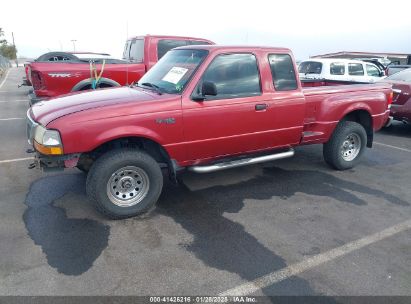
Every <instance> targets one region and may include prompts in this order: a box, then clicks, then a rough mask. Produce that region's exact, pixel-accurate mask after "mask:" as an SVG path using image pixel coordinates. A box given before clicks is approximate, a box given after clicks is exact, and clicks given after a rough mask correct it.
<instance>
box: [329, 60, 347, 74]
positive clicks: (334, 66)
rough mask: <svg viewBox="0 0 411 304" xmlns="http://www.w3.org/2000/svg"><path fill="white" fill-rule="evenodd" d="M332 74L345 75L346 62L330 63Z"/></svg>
mask: <svg viewBox="0 0 411 304" xmlns="http://www.w3.org/2000/svg"><path fill="white" fill-rule="evenodd" d="M330 74H331V75H344V74H345V63H343V62H332V63H331V64H330Z"/></svg>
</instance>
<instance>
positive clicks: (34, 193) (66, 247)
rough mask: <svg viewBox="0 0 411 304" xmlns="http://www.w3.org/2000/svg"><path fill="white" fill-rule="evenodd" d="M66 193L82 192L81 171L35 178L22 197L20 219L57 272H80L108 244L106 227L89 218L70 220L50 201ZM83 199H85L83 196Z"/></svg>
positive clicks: (86, 268)
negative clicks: (22, 211) (24, 201)
mask: <svg viewBox="0 0 411 304" xmlns="http://www.w3.org/2000/svg"><path fill="white" fill-rule="evenodd" d="M68 192H81V193H84V195H85V176H84V174H65V175H57V176H48V177H45V178H42V179H39V180H37V181H36V182H34V183H33V184H32V186H31V187H30V191H29V193H28V194H27V197H26V205H27V206H28V208H27V209H26V211H25V212H24V215H23V220H24V223H25V225H26V228H27V231H28V233H29V235H30V237H31V238H32V239H33V241H34V243H35V244H36V245H39V246H41V248H42V250H43V252H44V253H45V254H46V257H47V262H48V264H49V265H50V266H51V267H54V268H56V269H57V271H58V272H60V273H63V274H66V275H80V274H82V273H84V272H86V271H87V270H88V269H90V268H91V267H92V265H93V262H94V261H95V260H96V259H97V258H98V257H99V256H100V254H101V252H102V251H103V250H104V249H105V248H106V247H107V245H108V237H109V234H110V227H109V226H106V225H103V224H101V223H99V222H97V221H95V220H91V219H70V218H67V215H66V211H65V210H64V209H62V208H60V207H56V206H54V202H55V201H56V200H57V199H59V198H61V197H63V196H64V195H65V194H67V193H68ZM85 202H87V200H86V199H85Z"/></svg>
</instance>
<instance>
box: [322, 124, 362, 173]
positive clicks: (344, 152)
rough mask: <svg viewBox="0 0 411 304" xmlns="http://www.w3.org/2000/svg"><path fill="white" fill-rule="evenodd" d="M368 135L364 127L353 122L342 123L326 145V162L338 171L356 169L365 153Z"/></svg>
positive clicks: (324, 154) (324, 152)
mask: <svg viewBox="0 0 411 304" xmlns="http://www.w3.org/2000/svg"><path fill="white" fill-rule="evenodd" d="M366 143H367V133H366V131H365V129H364V127H363V126H362V125H360V124H359V123H357V122H353V121H342V122H340V123H339V124H338V125H337V127H336V128H335V130H334V133H333V135H332V136H331V138H330V140H329V141H328V142H327V143H325V144H324V147H323V156H324V160H325V161H326V162H327V164H329V165H330V166H331V167H333V168H335V169H337V170H346V169H350V168H352V167H354V166H355V165H357V163H358V162H359V160H360V158H361V156H362V154H363V153H364V150H365V146H366Z"/></svg>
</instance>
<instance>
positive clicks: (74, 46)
mask: <svg viewBox="0 0 411 304" xmlns="http://www.w3.org/2000/svg"><path fill="white" fill-rule="evenodd" d="M76 41H77V40H75V39H73V40H71V42H73V51H74V52H75V51H76Z"/></svg>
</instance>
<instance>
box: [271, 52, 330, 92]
mask: <svg viewBox="0 0 411 304" xmlns="http://www.w3.org/2000/svg"><path fill="white" fill-rule="evenodd" d="M268 61H269V63H270V68H271V75H272V77H273V83H274V88H275V90H276V91H292V90H296V89H297V88H298V85H297V78H296V76H295V71H294V64H293V61H292V59H291V56H290V55H288V54H270V55H268ZM303 63H304V62H303ZM315 63H317V62H315ZM320 64H321V63H320ZM321 65H322V64H321Z"/></svg>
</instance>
